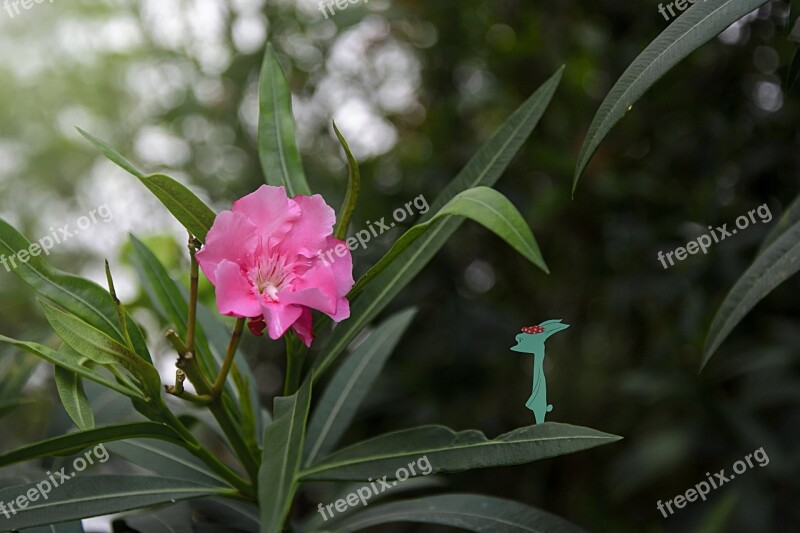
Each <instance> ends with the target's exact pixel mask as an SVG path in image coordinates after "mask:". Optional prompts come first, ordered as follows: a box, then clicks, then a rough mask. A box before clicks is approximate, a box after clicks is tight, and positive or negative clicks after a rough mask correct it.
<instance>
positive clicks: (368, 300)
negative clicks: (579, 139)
mask: <svg viewBox="0 0 800 533" xmlns="http://www.w3.org/2000/svg"><path fill="white" fill-rule="evenodd" d="M562 73H563V67H562V68H561V69H559V70H558V71H557V72H556V73H555V74H553V76H551V77H550V79H548V80H547V81H546V82H545V83H543V84H542V86H541V87H540V88H539V89H537V90H536V92H534V93H533V95H531V97H530V98H528V100H526V101H525V102H524V103H523V104H522V105H521V106H520V107H519V108H518V109H517V110H516V111H514V113H513V114H512V115H511V116H510V117H509V118H508V119H507V120H506V121H505V122H504V123H503V125H502V126H501V127H500V128H499V129H498V130H497V132H496V133H495V134H494V136H492V138H491V139H489V140H488V141H487V142H486V143H485V144H484V145H483V146H481V148H480V149H479V150H478V152H477V153H476V154H475V155H474V156H473V157H472V159H470V161H469V163H467V165H466V166H465V167H464V169H463V170H462V171H461V172H460V173H459V174H458V176H456V177H455V178H454V179H453V180H452V181H451V182H450V183H449V184H448V185H447V187H445V189H444V191H442V193H441V194H440V195H439V196H438V198H437V199H436V200H435V201H434V202H433V204H431V208H430V209H429V211H428V213H426V214H425V215H424V216H423V217H422V218H421V221H422V222H425V221H426V220H427V219H428V218H430V217H433V214H435V213H437V212H438V211H439V210H440V209H441V208H442V207H444V205H445V204H447V202H449V201H450V200H451V199H452V198H454V197H455V196H456V195H458V194H459V193H461V192H462V191H465V190H467V189H471V188H473V187H477V186H486V187H491V186H492V185H494V184H495V183H496V182H497V180H498V179H500V176H501V175H502V174H503V172H505V170H506V168H508V165H509V164H510V163H511V160H512V159H513V158H514V156H515V155H516V154H517V153H518V152H519V150H520V149H521V148H522V145H523V144H524V142H525V141H526V140H527V139H528V137H529V136H530V134H531V132H532V131H533V129H534V128H535V127H536V125H537V124H538V123H539V119H540V118H541V117H542V115H543V114H544V111H545V109H547V106H548V104H549V103H550V100H552V98H553V95H554V94H555V91H556V88H557V87H558V84H559V82H560V81H561V75H562ZM428 215H430V217H429V216H428ZM462 222H463V219H459V218H450V219H448V220H445V221H444V222H441V223H440V224H437V225H435V226H434V227H433V228H431V229H430V230H429V231H427V232H426V233H425V234H424V235H423V236H422V237H420V238H419V239H417V240H416V241H415V242H414V243H413V244H412V245H411V246H409V247H408V248H407V249H406V250H404V251H403V253H401V254H400V255H399V256H398V257H397V259H395V260H394V261H393V262H392V263H391V264H390V265H388V266H387V267H386V269H385V270H384V271H383V272H381V273H380V274H378V275H377V276H375V278H374V279H373V280H372V281H370V282H369V283H365V284H364V287H363V291H362V294H360V295H359V297H357V298H355V299H354V300H353V301H352V302H351V306H350V318H349V319H348V320H346V321H344V322H343V323H341V324H339V325H338V326H337V327H336V329H335V330H334V331H333V333H332V335H331V336H330V337H329V338H328V340H327V341H326V343H325V345H324V348H323V354H324V357H319V358H317V360H316V361H315V363H314V366H315V368H317V369H319V368H320V367H324V368H328V367H330V365H331V364H332V363H333V362H334V361H335V360H336V358H337V357H339V355H340V354H341V353H342V352H343V351H344V350H345V349H346V348H347V346H348V345H349V344H350V343H351V342H352V341H353V339H355V337H356V335H358V333H359V332H360V331H361V330H362V329H363V328H364V327H365V326H366V325H367V324H369V323H370V322H371V321H372V320H373V319H374V318H375V317H376V316H377V315H378V314H379V313H380V312H381V311H383V309H384V308H385V307H386V306H387V305H388V304H389V303H390V302H391V301H392V300H394V298H395V297H396V296H397V295H398V294H399V293H400V291H402V290H403V288H404V287H405V286H406V285H408V284H409V283H410V282H411V280H412V279H414V278H415V277H416V275H417V274H418V273H419V272H420V271H421V270H422V269H423V268H424V267H425V265H427V264H428V262H429V261H430V260H431V259H432V258H433V256H434V255H436V253H437V252H438V251H439V250H440V249H441V248H442V246H444V245H445V243H446V242H447V241H448V240H449V239H450V237H451V236H452V235H453V233H455V231H456V230H457V229H458V228H459V226H461V224H462ZM317 329H319V328H317ZM319 375H320V373H319V372H318V373H317V377H319Z"/></svg>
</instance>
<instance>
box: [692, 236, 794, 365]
mask: <svg viewBox="0 0 800 533" xmlns="http://www.w3.org/2000/svg"><path fill="white" fill-rule="evenodd" d="M798 270H800V221H798V222H795V224H794V225H793V226H791V227H790V228H789V229H788V230H786V231H785V232H784V233H783V234H782V235H781V236H780V237H778V238H777V239H775V241H774V242H773V243H772V244H770V245H769V247H767V249H766V250H764V251H763V252H761V254H760V255H759V256H758V257H756V260H755V261H754V262H753V264H752V265H751V266H750V268H748V269H747V271H746V272H745V273H744V275H743V276H742V277H741V278H739V281H737V282H736V284H735V285H734V286H733V288H732V289H731V291H730V292H729V293H728V295H727V296H726V297H725V300H724V301H723V302H722V305H721V306H720V308H719V311H717V314H716V315H715V316H714V320H713V322H712V323H711V327H710V328H709V331H708V337H707V338H706V342H705V347H704V349H703V360H702V362H701V364H700V368H701V369H702V368H703V367H705V365H706V363H708V361H709V359H711V356H712V355H714V352H716V351H717V349H718V348H719V346H720V345H721V344H722V342H723V341H724V340H725V339H726V338H727V337H728V335H729V334H730V333H731V331H733V328H734V327H736V325H737V324H738V323H739V322H741V320H742V319H743V318H744V317H745V315H747V313H749V312H750V310H751V309H753V307H755V306H756V304H757V303H758V302H760V301H761V300H762V299H763V298H764V297H765V296H767V295H768V294H769V293H770V292H772V290H773V289H774V288H775V287H777V286H778V285H780V284H781V283H783V282H784V281H786V280H787V279H788V278H789V277H791V276H793V275H794V274H796V273H797V271H798Z"/></svg>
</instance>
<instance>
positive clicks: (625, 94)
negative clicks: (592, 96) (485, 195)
mask: <svg viewBox="0 0 800 533" xmlns="http://www.w3.org/2000/svg"><path fill="white" fill-rule="evenodd" d="M767 1H768V0H704V1H703V2H697V3H696V4H694V5H693V6H691V7H689V9H687V10H686V11H685V12H684V13H683V14H682V15H680V16H679V17H678V18H677V19H676V20H675V21H674V22H673V23H672V24H670V25H669V26H668V27H667V29H665V30H664V31H663V32H661V34H660V35H659V36H658V37H656V39H655V40H654V41H653V42H651V43H650V44H649V45H648V46H647V48H645V49H644V51H643V52H642V53H641V54H639V56H638V57H637V58H636V59H635V60H634V61H633V63H631V65H630V66H629V67H628V68H627V70H625V72H624V73H623V74H622V76H621V77H620V78H619V80H617V83H616V84H615V85H614V87H613V88H612V89H611V92H609V93H608V96H606V98H605V100H603V103H602V104H601V105H600V109H599V110H598V111H597V114H596V115H595V117H594V119H593V120H592V124H591V125H590V126H589V132H588V133H587V135H586V140H585V141H584V143H583V146H582V147H581V152H580V155H578V167H577V169H576V170H575V178H574V180H573V183H572V191H573V193H574V192H575V189H576V187H577V186H578V180H579V179H580V177H581V174H583V171H584V169H585V168H586V165H587V164H589V160H590V159H591V157H592V155H593V154H594V153H595V151H596V150H597V148H598V147H599V146H600V143H601V142H603V139H605V137H606V135H608V132H609V131H611V128H613V127H614V125H615V124H616V123H617V122H619V120H620V119H621V118H622V117H623V116H625V113H627V112H628V111H629V110H630V108H631V107H632V106H633V104H634V103H636V101H637V100H639V98H641V96H642V95H643V94H644V93H645V92H647V90H648V89H649V88H650V87H651V86H653V85H654V84H655V83H656V82H657V81H658V80H659V79H661V77H662V76H663V75H664V74H666V73H667V72H668V71H669V70H670V69H671V68H672V67H674V66H675V65H677V64H678V63H680V61H681V60H683V59H684V58H685V57H686V56H688V55H689V54H691V53H692V52H693V51H695V50H696V49H698V48H700V47H701V46H702V45H703V44H705V43H707V42H708V41H710V40H711V39H713V38H714V37H716V36H717V35H718V34H719V33H721V32H722V31H723V30H724V29H726V28H727V27H728V26H730V25H731V24H733V23H734V22H736V21H737V20H739V19H740V18H742V17H743V16H745V15H747V14H748V13H750V12H751V11H753V10H754V9H756V8H758V7H760V6H762V5H764V4H766V3H767Z"/></svg>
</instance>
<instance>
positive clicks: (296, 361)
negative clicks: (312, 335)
mask: <svg viewBox="0 0 800 533" xmlns="http://www.w3.org/2000/svg"><path fill="white" fill-rule="evenodd" d="M284 337H285V338H286V377H285V378H284V382H283V395H284V396H291V395H292V394H294V393H295V392H297V388H298V387H299V386H300V378H301V376H302V374H303V363H304V362H305V359H306V347H305V346H302V345H301V344H300V340H299V339H298V338H297V337H296V336H295V335H294V333H291V332H288V333H286V335H284Z"/></svg>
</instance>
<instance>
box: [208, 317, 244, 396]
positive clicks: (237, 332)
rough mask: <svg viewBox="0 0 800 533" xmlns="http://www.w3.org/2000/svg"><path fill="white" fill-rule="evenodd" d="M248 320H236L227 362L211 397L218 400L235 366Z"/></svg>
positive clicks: (223, 364)
mask: <svg viewBox="0 0 800 533" xmlns="http://www.w3.org/2000/svg"><path fill="white" fill-rule="evenodd" d="M246 320H247V319H245V318H237V319H236V325H235V326H234V327H233V333H232V334H231V340H230V342H229V343H228V351H227V353H226V354H225V360H224V361H223V362H222V368H220V370H219V375H218V376H217V379H216V381H214V386H213V387H212V389H211V396H212V397H214V398H217V397H219V395H220V394H222V388H223V387H224V386H225V380H226V379H227V378H228V372H230V369H231V366H233V359H234V357H235V356H236V350H237V348H239V342H240V341H241V340H242V331H243V330H244V323H245V321H246Z"/></svg>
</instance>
